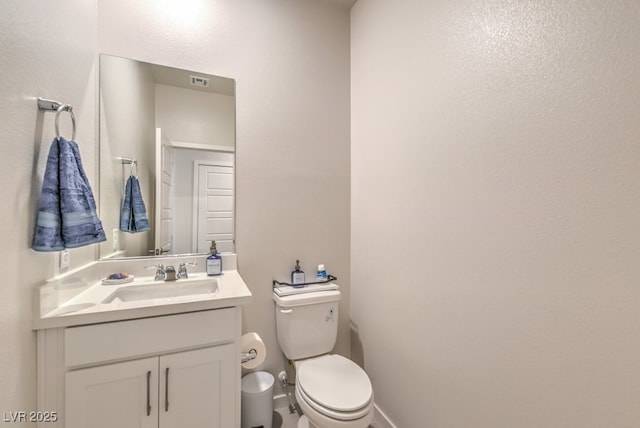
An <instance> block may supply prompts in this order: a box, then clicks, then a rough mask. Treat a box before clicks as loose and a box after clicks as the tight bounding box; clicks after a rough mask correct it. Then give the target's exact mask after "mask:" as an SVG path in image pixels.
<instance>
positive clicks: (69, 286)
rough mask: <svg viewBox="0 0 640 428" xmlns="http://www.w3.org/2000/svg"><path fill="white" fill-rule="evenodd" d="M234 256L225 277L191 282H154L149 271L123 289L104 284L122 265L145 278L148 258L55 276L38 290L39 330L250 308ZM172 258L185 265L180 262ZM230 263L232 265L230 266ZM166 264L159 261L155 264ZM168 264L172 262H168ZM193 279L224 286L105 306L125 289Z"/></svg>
mask: <svg viewBox="0 0 640 428" xmlns="http://www.w3.org/2000/svg"><path fill="white" fill-rule="evenodd" d="M232 256H233V257H230V256H227V257H226V258H225V259H223V267H224V266H225V265H226V266H227V267H225V270H223V272H222V274H221V275H217V276H211V277H207V275H206V273H204V272H192V273H191V272H190V274H189V278H187V279H180V280H177V281H171V282H169V281H167V282H165V283H163V282H156V281H153V278H152V277H149V276H148V275H149V272H146V273H143V275H146V276H136V277H135V279H134V281H133V282H129V283H126V284H121V285H103V284H102V282H101V279H102V278H105V277H106V275H105V272H116V271H119V270H117V269H115V268H116V267H118V268H120V267H123V266H124V267H125V268H127V269H128V270H127V271H128V272H131V271H135V272H137V273H139V274H140V273H142V272H144V265H146V264H149V260H143V261H141V262H139V263H138V264H132V263H135V262H127V264H126V266H125V263H124V262H123V263H117V262H112V261H109V262H102V261H100V262H95V263H91V264H89V265H87V266H86V267H83V268H82V269H78V270H77V271H75V272H72V273H69V274H66V275H63V276H61V277H60V278H53V279H52V280H50V281H48V282H47V284H45V285H43V286H42V287H40V289H38V290H36V293H35V297H34V320H33V328H34V329H35V330H39V329H47V328H58V327H71V326H77V325H83V324H94V323H101V322H109V321H119V320H128V319H135V318H145V317H151V316H160V315H169V314H177V313H183V312H194V311H203V310H210V309H219V308H226V307H231V306H239V305H244V304H247V303H249V302H250V301H251V298H252V294H251V292H250V291H249V288H248V287H247V285H246V284H245V282H244V280H243V279H242V277H241V276H240V274H239V273H238V271H237V270H235V266H236V263H235V255H232ZM171 260H172V261H173V262H180V260H176V259H171ZM225 261H226V263H224V262H225ZM160 262H162V261H160ZM160 262H157V261H154V263H160ZM165 264H167V263H166V262H165ZM122 270H124V269H122ZM192 281H199V282H203V281H217V282H218V284H217V285H218V287H217V290H216V291H215V292H213V293H206V294H193V295H186V296H175V297H163V298H149V299H144V300H135V301H128V302H125V301H121V300H119V299H115V300H113V301H112V302H110V303H105V302H104V301H105V300H108V299H107V298H108V297H109V296H111V295H112V294H113V293H114V292H116V291H117V290H119V289H123V288H131V287H139V286H141V285H143V286H148V284H154V285H153V287H163V286H165V285H170V286H172V287H180V286H181V285H182V284H185V285H186V284H187V283H189V282H192ZM145 284H146V285H145Z"/></svg>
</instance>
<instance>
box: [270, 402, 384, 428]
mask: <svg viewBox="0 0 640 428" xmlns="http://www.w3.org/2000/svg"><path fill="white" fill-rule="evenodd" d="M284 407H289V399H288V398H287V395H286V394H280V395H276V396H274V397H273V408H274V409H281V408H284ZM373 407H374V414H373V420H374V421H375V422H376V424H377V425H378V427H379V428H397V427H396V426H395V425H394V424H393V422H391V420H390V419H389V418H388V417H387V415H385V414H384V412H383V411H382V410H380V407H378V405H377V404H374V405H373Z"/></svg>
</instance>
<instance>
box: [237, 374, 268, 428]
mask: <svg viewBox="0 0 640 428" xmlns="http://www.w3.org/2000/svg"><path fill="white" fill-rule="evenodd" d="M274 384H275V380H274V378H273V375H272V374H271V373H269V372H253V373H249V374H248V375H246V376H244V377H243V378H242V388H241V389H242V405H241V417H242V423H241V426H242V428H271V420H272V419H273V386H274Z"/></svg>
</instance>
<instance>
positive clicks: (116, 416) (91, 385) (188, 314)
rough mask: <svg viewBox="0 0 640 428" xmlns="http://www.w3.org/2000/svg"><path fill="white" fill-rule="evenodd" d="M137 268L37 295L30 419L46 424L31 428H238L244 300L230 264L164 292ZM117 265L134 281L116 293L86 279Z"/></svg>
mask: <svg viewBox="0 0 640 428" xmlns="http://www.w3.org/2000/svg"><path fill="white" fill-rule="evenodd" d="M175 261H176V259H175V258H172V259H170V261H169V262H165V263H174V262H175ZM160 262H161V260H158V259H154V263H160ZM136 263H137V264H138V265H139V266H137V265H136ZM142 263H145V264H146V263H148V261H145V260H128V261H126V262H124V261H119V262H117V264H116V263H115V262H114V263H111V262H105V261H100V262H96V263H93V264H91V265H90V266H88V267H86V268H85V269H82V270H81V271H79V272H74V273H72V274H70V275H67V276H65V277H62V278H56V279H54V280H52V281H49V282H48V283H47V284H45V285H44V286H43V287H41V289H40V290H37V292H36V296H35V299H34V302H35V306H36V308H34V309H37V310H38V311H37V312H36V313H37V314H38V316H36V317H35V319H34V328H35V329H36V330H37V347H38V349H37V358H38V376H37V379H38V412H39V415H42V416H43V417H42V418H41V419H45V416H47V419H48V420H43V421H42V422H41V424H40V425H39V426H47V427H52V426H56V427H66V428H86V427H92V428H101V427H105V428H106V427H115V426H117V427H123V428H127V427H149V428H150V427H162V428H165V427H185V426H188V427H220V428H229V427H239V426H240V377H241V369H240V344H239V339H240V335H241V321H242V305H244V304H246V303H248V302H249V301H250V300H251V293H250V292H249V290H248V288H247V286H246V284H245V283H244V281H243V280H242V278H241V277H240V275H239V274H238V272H237V271H236V270H235V255H232V256H225V261H224V266H225V271H224V272H223V274H222V275H220V276H217V277H207V276H206V275H204V274H203V273H201V272H194V273H192V274H190V276H189V278H188V279H185V280H178V281H172V282H167V283H164V282H159V281H154V280H153V278H152V277H145V276H142V275H144V266H143V265H142ZM125 264H127V265H128V266H123V265H125ZM115 266H118V268H119V270H124V269H126V270H127V272H138V273H141V276H138V275H136V276H135V280H134V281H133V282H131V283H127V284H122V285H119V286H109V285H102V284H101V282H100V281H99V279H95V280H93V281H92V280H91V279H90V278H104V277H106V274H105V272H109V271H114V267H115ZM147 275H148V273H147ZM180 281H182V283H181V282H180ZM81 284H86V285H85V286H82V285H81Z"/></svg>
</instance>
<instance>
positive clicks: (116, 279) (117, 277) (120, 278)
mask: <svg viewBox="0 0 640 428" xmlns="http://www.w3.org/2000/svg"><path fill="white" fill-rule="evenodd" d="M134 279H135V276H134V275H128V274H111V275H109V276H108V277H107V278H106V279H103V280H102V285H120V284H126V283H128V282H133V280H134Z"/></svg>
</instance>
